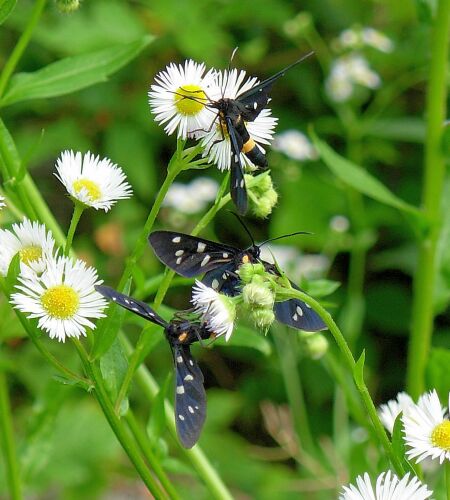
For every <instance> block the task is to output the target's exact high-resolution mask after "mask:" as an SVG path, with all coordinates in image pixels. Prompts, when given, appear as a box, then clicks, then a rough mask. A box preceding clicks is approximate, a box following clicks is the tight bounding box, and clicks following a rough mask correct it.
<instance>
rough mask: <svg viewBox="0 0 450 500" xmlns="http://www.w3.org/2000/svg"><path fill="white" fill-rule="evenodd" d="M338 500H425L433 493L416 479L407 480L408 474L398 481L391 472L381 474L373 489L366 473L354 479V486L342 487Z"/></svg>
mask: <svg viewBox="0 0 450 500" xmlns="http://www.w3.org/2000/svg"><path fill="white" fill-rule="evenodd" d="M343 489H344V491H343V492H341V494H340V495H339V500H425V499H426V498H429V497H430V496H431V495H432V494H433V492H432V491H429V490H428V488H427V486H426V485H424V484H422V483H421V482H420V481H419V479H417V477H415V476H414V477H412V478H411V479H410V478H409V473H408V474H406V475H405V476H404V477H403V478H402V479H399V478H398V477H397V476H396V475H395V474H393V473H392V472H391V471H388V472H383V473H382V474H380V475H379V476H378V478H377V482H376V486H375V489H374V487H373V486H372V483H371V481H370V477H369V474H367V472H366V473H365V474H364V476H358V477H357V478H356V486H354V485H353V484H350V485H349V486H344V487H343Z"/></svg>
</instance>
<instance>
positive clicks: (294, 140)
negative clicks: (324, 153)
mask: <svg viewBox="0 0 450 500" xmlns="http://www.w3.org/2000/svg"><path fill="white" fill-rule="evenodd" d="M272 147H273V149H275V150H276V151H281V152H282V153H284V154H285V155H286V156H289V158H292V159H293V160H299V161H304V160H315V159H317V157H318V155H317V151H316V150H315V148H314V146H313V145H312V144H311V142H310V141H309V139H308V138H307V137H306V135H305V134H302V133H301V132H299V131H298V130H286V131H285V132H281V133H280V134H276V135H275V137H274V139H273V145H272Z"/></svg>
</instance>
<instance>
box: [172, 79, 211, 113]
mask: <svg viewBox="0 0 450 500" xmlns="http://www.w3.org/2000/svg"><path fill="white" fill-rule="evenodd" d="M206 100H207V99H206V94H205V93H204V92H203V90H202V89H201V88H200V87H199V86H198V85H183V87H179V88H178V89H177V90H176V91H175V105H176V107H177V109H178V111H179V112H180V113H181V114H182V115H188V116H192V115H196V114H198V113H199V112H200V111H201V110H202V109H203V108H204V103H205V102H206Z"/></svg>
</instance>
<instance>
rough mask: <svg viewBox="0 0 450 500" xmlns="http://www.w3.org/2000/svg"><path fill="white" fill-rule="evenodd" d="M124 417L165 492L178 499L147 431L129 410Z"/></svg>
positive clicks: (175, 499)
mask: <svg viewBox="0 0 450 500" xmlns="http://www.w3.org/2000/svg"><path fill="white" fill-rule="evenodd" d="M124 418H125V420H126V421H127V424H128V427H129V428H130V431H131V432H132V434H133V436H134V439H135V441H136V442H137V443H138V445H139V448H140V449H141V451H142V453H143V455H144V456H145V458H146V459H147V461H148V463H149V464H150V465H151V466H152V468H153V470H154V471H155V474H156V476H157V477H158V479H159V481H160V482H161V484H162V486H163V487H164V488H165V490H166V491H167V494H168V495H169V497H170V498H171V499H174V500H178V499H179V498H180V496H179V495H178V493H177V492H176V490H175V488H174V487H173V485H172V483H171V482H170V480H169V478H168V477H167V475H166V473H165V472H164V470H163V468H162V467H161V465H160V462H159V461H158V459H157V458H156V456H155V454H154V452H153V449H152V446H151V444H150V441H149V439H148V435H147V433H146V432H145V431H143V430H142V429H141V427H140V425H139V423H138V422H137V420H136V417H135V416H134V414H133V412H132V411H131V410H128V411H127V413H126V414H125V417H124Z"/></svg>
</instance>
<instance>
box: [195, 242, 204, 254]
mask: <svg viewBox="0 0 450 500" xmlns="http://www.w3.org/2000/svg"><path fill="white" fill-rule="evenodd" d="M205 248H206V245H205V243H203V242H201V241H199V242H198V244H197V253H202V252H204V251H205Z"/></svg>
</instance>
